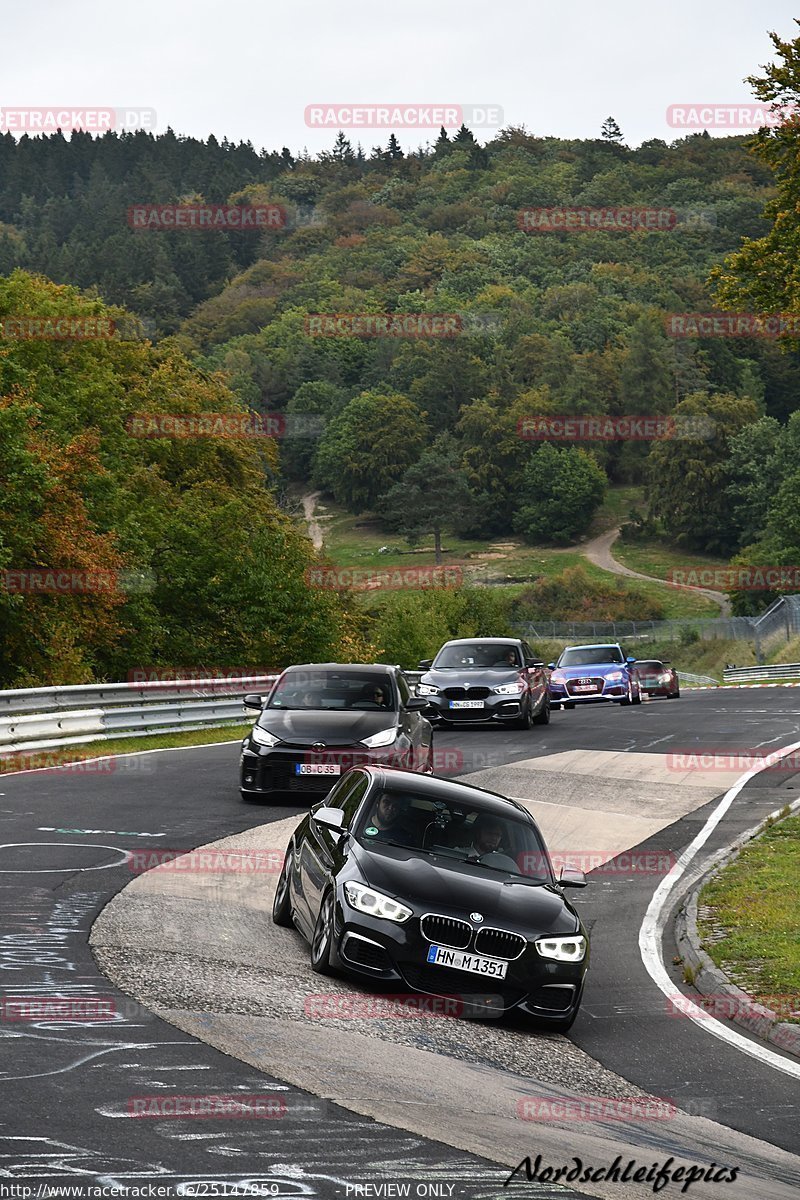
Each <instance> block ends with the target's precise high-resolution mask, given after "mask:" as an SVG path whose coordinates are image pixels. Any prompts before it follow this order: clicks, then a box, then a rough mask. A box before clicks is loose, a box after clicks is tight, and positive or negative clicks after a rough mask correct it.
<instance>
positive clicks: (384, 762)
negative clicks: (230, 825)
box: [239, 743, 413, 797]
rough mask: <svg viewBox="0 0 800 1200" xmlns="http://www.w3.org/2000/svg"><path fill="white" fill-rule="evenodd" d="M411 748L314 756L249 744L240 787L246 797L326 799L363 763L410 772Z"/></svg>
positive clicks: (334, 749) (349, 749)
mask: <svg viewBox="0 0 800 1200" xmlns="http://www.w3.org/2000/svg"><path fill="white" fill-rule="evenodd" d="M412 758H413V755H412V751H411V749H410V747H408V746H403V745H400V744H399V743H395V745H394V746H386V747H383V748H381V749H376V750H369V749H366V748H365V747H364V746H360V747H359V746H352V745H350V746H329V747H328V748H327V749H326V750H324V751H321V752H319V753H315V752H314V751H313V750H311V749H310V747H304V746H283V745H278V746H258V747H255V746H253V745H252V743H248V744H247V745H246V746H243V747H242V753H241V755H240V757H239V786H240V788H241V791H242V792H243V793H244V794H246V795H252V796H269V795H281V794H288V793H301V794H303V795H306V796H318V797H322V796H327V794H328V792H329V791H330V790H331V788H332V787H333V786H334V784H335V783H337V782H338V780H339V779H340V778H341V776H342V775H344V773H345V771H348V770H349V769H350V767H356V766H359V765H362V764H364V763H371V764H374V765H376V766H385V767H405V768H406V769H411V766H412ZM300 766H314V767H317V768H321V769H320V770H318V771H315V772H314V773H311V774H308V773H302V774H301V773H300V772H299V771H298V770H297V769H296V768H297V767H300Z"/></svg>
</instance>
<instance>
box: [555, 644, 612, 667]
mask: <svg viewBox="0 0 800 1200" xmlns="http://www.w3.org/2000/svg"><path fill="white" fill-rule="evenodd" d="M623 662H625V658H624V656H623V654H622V651H621V650H620V648H619V646H576V647H575V648H574V649H572V650H565V651H564V653H563V654H562V655H561V658H560V659H559V660H558V666H559V667H593V666H597V665H599V664H600V663H623Z"/></svg>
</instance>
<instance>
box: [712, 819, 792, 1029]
mask: <svg viewBox="0 0 800 1200" xmlns="http://www.w3.org/2000/svg"><path fill="white" fill-rule="evenodd" d="M798 895H800V817H797V816H794V817H788V818H787V819H786V820H782V821H778V822H776V824H774V825H772V826H771V827H770V828H768V829H767V830H766V831H765V832H764V833H762V834H761V835H760V836H759V837H757V838H755V839H754V840H753V841H752V842H750V843H749V845H747V846H745V847H744V849H743V850H742V851H741V853H740V854H739V855H738V856H737V857H736V859H735V860H734V861H733V862H732V863H730V864H729V865H728V866H727V867H725V868H724V869H723V870H722V871H721V872H720V873H719V875H717V876H715V878H714V879H712V880H711V881H710V882H709V883H708V884H706V886H705V887H704V888H703V890H702V892H701V893H700V905H702V906H703V907H704V908H705V909H707V910H708V911H707V912H706V913H704V914H702V915H701V916H700V918H699V921H698V924H699V929H700V934H701V937H702V938H703V949H704V950H705V951H706V953H707V954H709V955H710V957H711V958H712V959H713V961H714V962H715V963H716V965H717V966H718V967H719V968H720V969H721V970H723V971H724V972H725V973H726V975H728V976H729V977H730V978H731V979H732V980H733V982H734V983H736V984H738V986H739V987H741V988H743V989H744V990H745V991H746V992H748V993H749V994H750V995H751V996H753V997H754V998H755V999H756V1000H757V1001H759V1002H761V1003H764V1004H766V1006H767V1007H772V1008H775V1009H776V1011H778V1013H779V1015H780V1016H781V1017H782V1019H784V1020H787V1019H788V1020H793V1021H795V1022H798V1023H800V908H799V907H798V904H797V897H798ZM720 934H722V935H723V936H722V939H721V940H717V939H718V938H719V936H720ZM776 1000H777V1003H776ZM792 1012H794V1014H795V1015H794V1016H791V1015H790V1014H791V1013H792Z"/></svg>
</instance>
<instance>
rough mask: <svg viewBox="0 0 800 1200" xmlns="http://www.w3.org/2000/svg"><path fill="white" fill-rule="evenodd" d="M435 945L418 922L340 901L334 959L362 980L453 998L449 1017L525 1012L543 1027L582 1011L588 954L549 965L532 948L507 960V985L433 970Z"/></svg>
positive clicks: (443, 969)
mask: <svg viewBox="0 0 800 1200" xmlns="http://www.w3.org/2000/svg"><path fill="white" fill-rule="evenodd" d="M581 932H583V931H581ZM584 936H586V934H585V932H584ZM587 941H588V939H587ZM438 944H443V943H438ZM431 945H432V943H431V942H430V941H429V940H428V939H426V938H425V937H424V935H423V934H422V932H421V930H420V923H419V919H418V918H417V917H416V916H413V917H411V918H410V919H409V920H408V921H407V922H405V923H404V924H403V925H397V924H395V923H394V922H391V921H382V920H378V919H376V918H374V917H368V916H366V915H364V914H362V913H354V912H353V910H352V909H351V908H350V906H349V905H347V903H346V902H345V901H343V900H342V899H341V897H340V898H339V900H338V902H337V906H336V924H335V936H334V952H333V956H332V957H333V961H334V965H335V966H337V967H339V968H340V969H341V970H343V971H344V972H346V973H347V974H349V975H352V976H353V977H355V978H358V979H361V980H365V979H371V980H372V981H373V982H374V983H376V984H377V983H380V985H381V987H385V988H389V989H391V990H392V991H399V990H402V991H403V992H408V991H410V992H415V993H416V992H418V993H421V994H423V995H429V996H438V997H444V998H447V1000H448V1001H449V1002H450V1005H449V1008H446V1009H445V1010H443V1011H444V1014H445V1015H451V1016H463V1017H466V1016H471V1017H484V1018H485V1017H489V1016H501V1015H502V1014H503V1013H504V1012H510V1011H512V1010H514V1009H519V1010H520V1011H523V1012H526V1013H528V1014H530V1015H531V1016H534V1017H536V1018H537V1019H540V1020H542V1021H547V1020H548V1018H549V1019H550V1020H554V1021H563V1020H564V1019H565V1018H568V1017H570V1016H572V1014H573V1013H574V1012H575V1011H576V1010H577V1008H578V1007H579V1005H580V1001H581V994H582V991H583V981H584V977H585V975H586V971H587V970H588V965H589V953H588V951H587V954H586V957H585V958H584V960H583V962H581V963H560V962H554V961H551V960H548V959H544V958H542V957H541V956H540V955H539V954H538V953H537V951H536V949H535V947H534V945H533V943H532V942H531V941H528V942H527V945H526V947H525V949H524V950H523V952H522V954H521V955H520V956H519V957H518V958H516V959H513V960H507V961H508V968H507V972H506V978H505V979H502V980H495V979H492V978H488V977H485V976H482V975H478V974H475V973H473V972H470V971H460V970H454V969H452V968H451V967H442V966H437V965H433V964H429V963H428V962H427V955H428V950H429V949H430V946H431ZM487 957H492V956H491V955H487Z"/></svg>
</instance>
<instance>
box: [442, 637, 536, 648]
mask: <svg viewBox="0 0 800 1200" xmlns="http://www.w3.org/2000/svg"><path fill="white" fill-rule="evenodd" d="M521 641H522V638H515V637H474V638H451V639H450V641H449V642H445V643H444V645H443V646H442V647H441V648H442V650H444V647H445V646H475V645H476V644H477V643H479V642H480V643H482V644H484V643H485V644H489V645H507V644H508V643H509V642H512V643H513V644H514V645H517V646H518V645H519V644H520V642H521Z"/></svg>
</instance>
